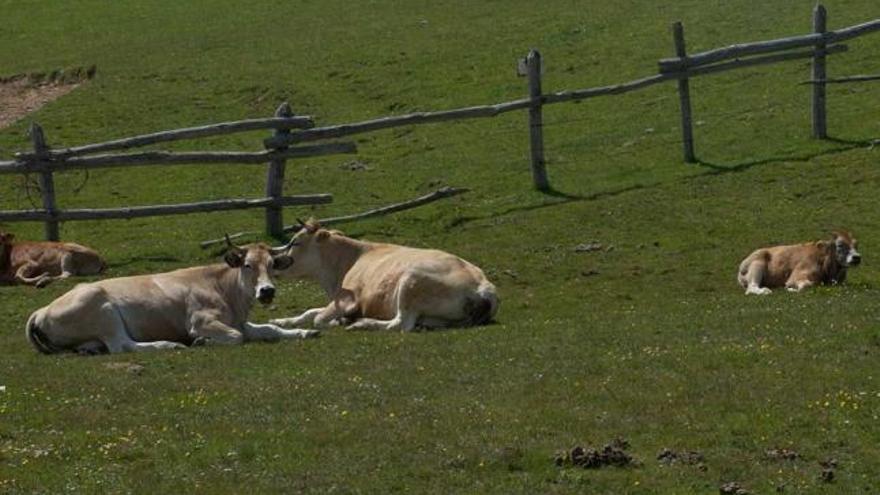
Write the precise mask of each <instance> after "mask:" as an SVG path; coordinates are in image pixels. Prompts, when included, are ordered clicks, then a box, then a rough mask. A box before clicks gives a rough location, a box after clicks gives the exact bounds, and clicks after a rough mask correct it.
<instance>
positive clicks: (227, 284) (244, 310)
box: [215, 264, 254, 324]
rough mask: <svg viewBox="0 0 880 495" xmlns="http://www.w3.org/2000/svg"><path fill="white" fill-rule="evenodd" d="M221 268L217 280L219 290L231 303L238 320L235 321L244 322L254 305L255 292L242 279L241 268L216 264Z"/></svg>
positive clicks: (229, 303) (227, 302)
mask: <svg viewBox="0 0 880 495" xmlns="http://www.w3.org/2000/svg"><path fill="white" fill-rule="evenodd" d="M215 266H217V267H218V268H219V269H220V273H219V276H218V277H217V278H216V280H217V290H218V291H219V292H220V293H221V294H223V300H224V301H226V304H228V305H229V308H230V309H231V310H232V312H233V314H234V316H235V318H236V320H241V321H236V322H235V323H236V324H238V323H243V322H244V321H246V320H247V316H248V313H250V311H251V308H252V307H253V305H254V293H253V291H252V290H251V291H248V290H247V287H245V286H244V281H242V279H241V268H233V267H231V266H229V265H226V264H222V265H215Z"/></svg>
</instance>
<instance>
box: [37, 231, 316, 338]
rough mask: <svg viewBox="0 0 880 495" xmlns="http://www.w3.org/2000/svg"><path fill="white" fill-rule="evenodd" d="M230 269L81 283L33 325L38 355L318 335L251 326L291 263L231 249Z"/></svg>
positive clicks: (260, 248) (262, 251)
mask: <svg viewBox="0 0 880 495" xmlns="http://www.w3.org/2000/svg"><path fill="white" fill-rule="evenodd" d="M225 260H226V263H225V264H217V265H210V266H200V267H195V268H185V269H182V270H176V271H173V272H168V273H159V274H154V275H141V276H134V277H123V278H114V279H107V280H101V281H99V282H94V283H90V284H80V285H77V286H76V287H74V288H73V289H72V290H70V291H69V292H67V293H66V294H64V295H62V296H61V297H59V298H58V299H56V300H55V301H53V302H52V303H51V304H49V305H48V306H46V307H44V308H41V309H38V310H37V311H35V312H34V313H33V314H32V315H31V317H30V319H29V320H28V322H27V329H26V333H27V337H28V340H30V342H31V343H32V344H33V346H34V347H36V349H37V350H38V351H40V352H43V353H46V354H49V353H55V352H61V351H63V350H76V351H80V352H84V353H94V352H102V351H103V350H105V349H106V350H107V351H109V352H111V353H117V352H126V351H142V350H149V349H174V348H181V347H185V344H192V343H194V342H196V343H198V342H205V343H216V344H241V343H242V342H245V341H251V340H264V341H274V340H278V339H281V338H304V337H312V336H315V335H317V333H318V332H317V331H313V330H285V329H283V328H279V327H276V326H274V325H265V324H264V325H255V324H252V323H249V322H248V321H247V318H248V313H249V312H250V309H251V307H252V306H253V303H254V299H256V300H258V301H260V302H262V303H264V304H268V303H270V302H272V299H273V297H274V295H275V286H274V285H273V283H272V279H271V273H272V271H273V270H278V269H282V268H285V267H286V266H287V265H289V264H290V262H291V259H290V257H289V256H285V255H280V256H272V255H271V254H270V251H269V247H268V246H266V245H265V244H254V245H250V246H245V247H243V248H239V247H231V248H230V249H229V251H228V252H227V253H226V256H225Z"/></svg>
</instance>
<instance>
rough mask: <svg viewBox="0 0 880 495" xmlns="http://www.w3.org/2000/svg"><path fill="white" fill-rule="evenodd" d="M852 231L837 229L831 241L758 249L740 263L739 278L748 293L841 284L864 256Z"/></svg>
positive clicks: (764, 292) (797, 289) (799, 289)
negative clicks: (780, 288)
mask: <svg viewBox="0 0 880 495" xmlns="http://www.w3.org/2000/svg"><path fill="white" fill-rule="evenodd" d="M857 244H858V243H857V242H856V240H855V239H853V237H852V236H851V235H850V233H849V232H845V231H840V232H834V233H833V234H832V238H831V240H830V241H817V242H807V243H804V244H795V245H791V246H774V247H769V248H762V249H758V250H757V251H755V252H753V253H752V254H750V255H749V256H748V257H747V258H746V259H744V260H743V261H742V263H740V265H739V272H738V273H737V279H738V280H739V284H740V285H741V286H742V287H743V288H744V289H745V290H746V294H757V295H764V294H769V293H770V289H775V288H777V287H785V288H786V289H788V290H790V291H796V292H798V291H801V290H804V289H806V288H807V287H810V286H813V285H816V284H840V283H843V281H844V280H846V269H847V268H848V267H850V266H856V265H858V264H859V263H861V261H862V256H861V255H860V254H859V252H858V251H857V250H856V247H857Z"/></svg>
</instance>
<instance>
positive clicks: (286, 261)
mask: <svg viewBox="0 0 880 495" xmlns="http://www.w3.org/2000/svg"><path fill="white" fill-rule="evenodd" d="M292 264H293V256H288V255H286V254H282V255H280V256H275V257H274V258H272V268H273V269H275V270H287V269H288V268H290V265H292Z"/></svg>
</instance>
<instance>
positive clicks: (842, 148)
mask: <svg viewBox="0 0 880 495" xmlns="http://www.w3.org/2000/svg"><path fill="white" fill-rule="evenodd" d="M825 141H827V142H829V143H835V144H837V145H839V146H837V147H834V148H829V149H825V150H821V151H816V152H813V153H805V154H801V155H790V156H774V157H770V158H764V159H761V160H750V161H745V162H741V163H735V164H732V165H720V164H717V163H712V162H707V161H705V160H700V159H697V162H696V165H698V166H701V167H705V168H707V169H709V170H708V171H707V172H706V173H705V174H703V175H720V174H729V173H737V172H744V171H746V170H749V169H750V168H753V167H758V166H761V165H767V164H770V163H779V162H808V161H810V160H812V159H814V158H819V157H822V156H831V155H836V154H839V153H844V152H846V151H850V150H854V149H856V148H871V147H873V146H874V145H875V144H876V143H877V140H876V139H866V140H858V141H854V140H849V139H840V138H834V137H828V138H826V139H825Z"/></svg>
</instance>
